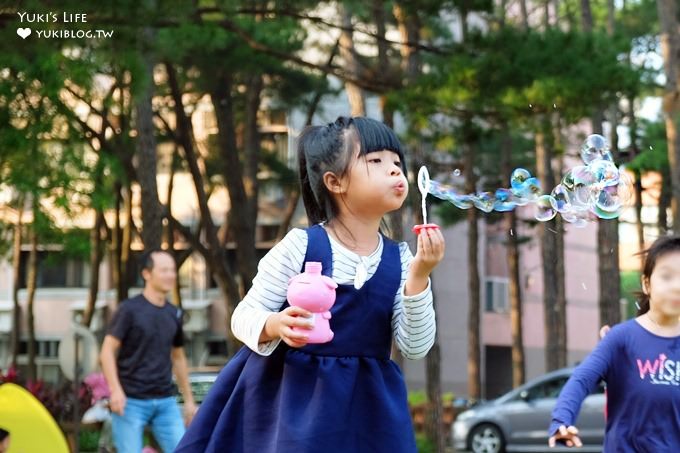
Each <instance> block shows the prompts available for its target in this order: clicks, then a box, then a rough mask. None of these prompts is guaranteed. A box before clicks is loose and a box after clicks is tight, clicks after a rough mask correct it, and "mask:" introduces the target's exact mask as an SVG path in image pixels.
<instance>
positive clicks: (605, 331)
mask: <svg viewBox="0 0 680 453" xmlns="http://www.w3.org/2000/svg"><path fill="white" fill-rule="evenodd" d="M610 330H612V328H611V327H609V326H608V325H607V324H605V325H604V326H602V327H600V340H601V339H603V338H604V336H605V335H607V334H608V333H609V331H610Z"/></svg>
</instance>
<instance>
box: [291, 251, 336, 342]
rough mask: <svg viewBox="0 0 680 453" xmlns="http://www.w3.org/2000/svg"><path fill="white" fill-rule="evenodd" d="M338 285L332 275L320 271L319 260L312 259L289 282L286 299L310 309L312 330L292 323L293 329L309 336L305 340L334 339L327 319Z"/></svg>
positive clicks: (322, 340)
mask: <svg viewBox="0 0 680 453" xmlns="http://www.w3.org/2000/svg"><path fill="white" fill-rule="evenodd" d="M337 287H338V285H337V283H335V282H334V281H333V279H331V278H330V277H326V276H325V275H321V263H318V262H313V261H310V262H307V263H305V271H304V272H303V273H301V274H298V275H296V276H295V277H293V278H291V279H290V282H288V303H289V304H290V305H291V306H292V307H300V308H304V309H305V310H307V311H310V312H311V313H312V317H311V318H310V322H311V324H312V325H313V326H314V327H313V328H312V329H311V330H309V329H305V328H300V327H293V330H295V331H296V332H300V333H304V334H306V335H308V336H309V340H308V343H328V342H329V341H331V340H332V339H333V331H332V330H331V326H330V323H329V319H331V312H330V309H331V307H332V306H333V304H334V303H335V288H337Z"/></svg>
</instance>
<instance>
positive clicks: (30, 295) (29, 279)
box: [26, 202, 38, 381]
mask: <svg viewBox="0 0 680 453" xmlns="http://www.w3.org/2000/svg"><path fill="white" fill-rule="evenodd" d="M36 203H37V202H36ZM36 214H37V207H34V208H33V225H31V228H30V233H29V236H30V241H31V250H30V252H29V253H28V268H27V273H26V314H27V321H28V372H27V373H26V374H27V378H28V380H29V381H35V380H36V379H37V378H38V373H37V369H36V364H35V358H36V346H37V344H36V339H35V309H34V303H35V289H36V284H37V278H38V234H37V232H36V231H35V228H36V225H35V221H36Z"/></svg>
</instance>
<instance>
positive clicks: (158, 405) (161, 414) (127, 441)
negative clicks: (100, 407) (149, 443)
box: [111, 396, 184, 453]
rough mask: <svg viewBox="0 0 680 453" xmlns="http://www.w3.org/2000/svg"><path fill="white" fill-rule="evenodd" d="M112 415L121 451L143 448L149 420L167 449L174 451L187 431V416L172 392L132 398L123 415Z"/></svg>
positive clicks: (165, 450) (162, 444) (119, 450)
mask: <svg viewBox="0 0 680 453" xmlns="http://www.w3.org/2000/svg"><path fill="white" fill-rule="evenodd" d="M111 415H112V419H111V421H112V428H113V443H114V445H115V446H116V450H117V451H118V453H139V452H141V451H142V447H143V445H142V443H143V435H144V427H145V426H146V425H148V424H150V425H151V431H152V432H153V436H154V438H155V439H156V441H157V442H158V444H159V445H160V447H161V448H162V449H163V451H164V452H166V453H170V452H172V451H174V450H175V447H177V444H178V443H179V441H180V439H181V438H182V436H183V435H184V420H183V419H182V414H181V413H180V411H179V406H178V405H177V401H176V400H175V398H174V397H172V396H170V397H167V398H158V399H149V400H140V399H136V398H128V399H127V403H126V404H125V410H124V411H123V415H122V416H120V415H118V414H111Z"/></svg>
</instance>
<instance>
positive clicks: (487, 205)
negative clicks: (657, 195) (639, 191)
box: [427, 134, 633, 226]
mask: <svg viewBox="0 0 680 453" xmlns="http://www.w3.org/2000/svg"><path fill="white" fill-rule="evenodd" d="M581 159H582V160H583V162H584V164H585V165H579V166H576V167H573V168H571V169H570V170H569V171H567V172H566V174H565V175H564V177H563V178H562V181H561V182H560V184H558V185H557V186H555V187H554V188H553V189H552V191H551V192H550V193H549V194H547V193H543V190H542V188H541V184H540V182H539V180H538V179H537V178H536V177H534V176H532V175H531V173H530V172H529V171H528V170H526V169H524V168H516V169H515V170H514V171H513V172H512V175H511V176H510V188H508V189H497V190H496V191H495V192H478V193H475V194H459V193H457V192H456V190H455V189H454V188H453V187H452V186H449V185H446V184H442V183H439V182H437V181H435V180H430V181H429V184H428V190H427V192H428V193H430V194H432V195H434V196H435V197H437V198H440V199H442V200H446V201H449V202H451V203H453V204H454V205H455V206H457V207H458V208H460V209H469V208H472V207H475V208H477V209H479V210H481V211H484V212H491V211H501V212H503V211H511V210H513V209H515V207H517V206H525V205H528V204H530V203H531V204H533V205H534V206H535V209H536V211H535V214H534V215H535V217H536V220H539V221H541V222H546V221H548V220H550V219H552V218H554V217H555V216H556V215H557V214H558V213H559V214H560V215H561V216H562V218H563V219H564V220H565V221H566V222H569V223H571V224H574V225H576V226H585V225H586V223H587V222H588V221H589V220H594V219H595V218H596V217H597V218H601V219H613V218H615V217H618V216H619V214H620V213H621V210H622V208H623V207H624V206H625V205H626V204H628V203H629V201H630V199H631V197H632V187H633V184H632V181H631V178H630V176H628V174H627V173H626V172H625V171H623V170H619V168H617V167H616V165H615V164H614V162H613V159H612V155H611V152H610V151H609V146H608V145H607V141H606V139H605V138H604V137H603V136H601V135H597V134H594V135H590V136H588V138H587V139H586V140H585V141H584V142H583V146H582V147H581Z"/></svg>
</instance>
